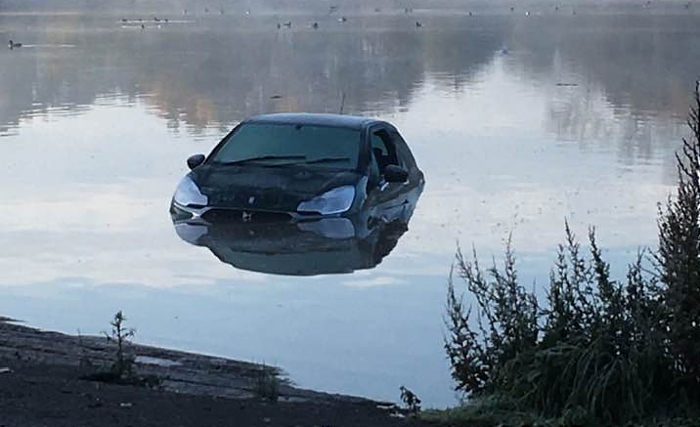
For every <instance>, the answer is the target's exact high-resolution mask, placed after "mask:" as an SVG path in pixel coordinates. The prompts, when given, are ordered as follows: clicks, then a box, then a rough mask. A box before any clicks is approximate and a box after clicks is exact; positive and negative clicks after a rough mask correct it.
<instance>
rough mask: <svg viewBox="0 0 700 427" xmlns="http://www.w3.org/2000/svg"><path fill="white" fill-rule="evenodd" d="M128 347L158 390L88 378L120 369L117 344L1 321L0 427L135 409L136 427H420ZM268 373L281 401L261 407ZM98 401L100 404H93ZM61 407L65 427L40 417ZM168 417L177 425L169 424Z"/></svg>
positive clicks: (240, 370)
mask: <svg viewBox="0 0 700 427" xmlns="http://www.w3.org/2000/svg"><path fill="white" fill-rule="evenodd" d="M125 348H126V351H127V352H128V353H129V354H132V355H133V356H134V357H135V359H134V363H133V368H134V372H135V373H136V374H137V375H138V376H139V377H144V378H145V377H149V378H156V379H157V380H158V381H157V383H158V385H157V387H146V386H139V385H124V384H114V383H111V382H98V381H94V380H89V379H85V376H86V375H89V374H94V373H95V372H98V371H102V372H104V371H105V370H106V369H107V367H108V366H110V365H111V364H112V363H113V362H114V360H115V358H116V349H117V346H116V343H115V342H114V340H113V339H112V340H108V339H107V338H106V337H100V336H74V335H68V334H63V333H59V332H52V331H46V330H40V329H37V328H32V327H30V326H26V325H24V324H22V322H21V321H18V320H15V319H9V318H6V317H2V316H0V424H2V425H5V426H8V427H9V426H11V425H20V424H21V425H27V426H31V425H47V424H44V423H45V422H47V421H50V422H49V423H48V425H52V426H53V425H107V426H109V425H124V424H123V423H121V422H119V423H117V424H110V423H106V424H105V423H104V419H103V418H100V417H98V418H97V419H96V420H95V422H96V424H91V423H90V422H88V423H87V424H85V423H82V422H79V420H77V419H74V418H73V417H74V416H78V414H79V413H81V412H84V410H85V408H88V409H92V410H93V411H92V412H95V410H96V409H99V411H98V412H100V411H103V412H104V411H106V412H108V413H110V414H111V416H116V417H117V419H120V417H121V416H123V415H129V414H131V413H133V412H136V411H126V409H129V408H132V407H133V406H138V407H139V414H140V415H139V417H140V418H139V419H141V420H142V422H140V423H136V424H132V425H145V424H148V425H171V426H174V425H192V424H191V423H185V424H180V423H178V422H177V420H180V419H183V416H184V417H185V418H186V417H187V416H192V417H194V418H193V419H195V420H201V421H202V422H204V420H206V422H204V424H206V425H212V424H211V423H210V421H216V419H218V418H217V417H215V416H213V414H212V413H211V412H212V411H214V409H212V408H214V407H216V408H217V409H216V411H220V412H221V413H222V414H227V415H226V416H225V417H224V418H223V419H224V420H229V421H230V420H231V419H239V418H241V417H243V418H244V419H245V418H246V417H248V421H250V422H247V423H244V424H242V425H257V424H258V421H261V420H262V422H263V424H264V425H267V426H275V425H280V426H282V425H284V426H289V425H292V426H294V425H305V424H307V423H306V421H308V422H310V423H311V424H310V425H319V424H318V423H319V422H320V421H324V420H327V419H328V417H332V418H333V420H332V422H330V423H327V424H329V425H334V426H339V425H365V426H373V425H376V426H380V425H382V426H383V425H406V424H410V425H418V424H417V423H418V421H417V420H415V419H411V418H410V417H408V418H407V417H406V413H405V411H402V410H401V409H399V408H398V407H397V406H396V405H395V404H393V403H391V402H378V401H374V400H371V399H367V398H363V397H359V396H347V395H342V394H333V393H325V392H319V391H315V390H309V389H303V388H297V387H295V386H294V384H293V382H292V381H291V380H289V379H287V378H285V376H284V371H283V370H282V369H281V368H279V367H274V366H265V365H261V364H256V363H252V362H244V361H238V360H232V359H226V358H222V357H215V356H207V355H202V354H197V353H190V352H184V351H179V350H171V349H167V348H159V347H153V346H146V345H140V344H137V343H131V342H130V343H129V344H128V345H127V346H126V347H125ZM261 372H263V373H264V372H272V373H274V375H275V377H276V382H277V389H278V396H279V397H278V398H277V400H276V401H274V402H271V401H265V400H263V399H262V398H261V396H260V394H259V391H258V389H256V387H259V384H260V378H261V377H260V374H261ZM95 393H97V394H100V396H97V397H95ZM76 396H78V402H75V398H76ZM110 396H111V397H110ZM86 397H88V398H87V400H86V399H85V398H86ZM95 398H96V400H94V399H95ZM111 398H113V399H116V400H119V402H118V404H117V403H115V404H114V405H106V404H104V403H103V402H107V401H110V399H111ZM125 399H126V400H128V402H124V401H123V400H125ZM116 400H114V402H116ZM202 402H206V404H203V403H202ZM172 403H176V404H177V409H176V410H174V411H173V410H171V411H170V413H167V414H165V413H163V410H162V408H160V406H162V405H170V404H172ZM76 405H77V406H78V407H76ZM54 406H55V407H56V408H55V410H56V411H58V413H60V414H61V416H59V417H58V418H57V419H61V420H65V421H66V424H62V423H60V422H58V423H57V422H55V421H56V419H55V418H56V417H54V416H53V415H52V416H49V417H48V418H47V416H46V414H43V415H42V413H43V412H44V411H43V410H42V408H47V407H54ZM60 408H64V409H60ZM149 411H151V412H152V413H150V412H149ZM216 411H215V412H216ZM92 412H91V413H92ZM183 414H184V415H183ZM54 415H56V414H54ZM84 415H85V414H83V415H80V417H83V418H84ZM169 417H171V418H172V417H175V419H170V424H167V423H165V422H166V421H167V420H168V418H169ZM202 417H205V418H204V419H202ZM212 417H213V418H212ZM261 417H262V418H261ZM290 417H291V418H290ZM358 417H359V419H358ZM88 418H89V417H88ZM257 418H260V420H257V421H256V419H257ZM292 418H300V419H301V421H302V423H301V424H298V423H297V424H289V423H288V420H289V419H292ZM80 419H82V418H80ZM121 419H123V417H121ZM265 420H267V421H265ZM273 420H278V421H279V422H280V423H281V424H275V422H273ZM353 420H355V421H353ZM360 420H361V421H360ZM86 422H87V421H86ZM160 422H163V424H159V423H160ZM127 425H128V423H127ZM213 425H218V424H216V422H215V423H214V424H213ZM322 425H325V424H322Z"/></svg>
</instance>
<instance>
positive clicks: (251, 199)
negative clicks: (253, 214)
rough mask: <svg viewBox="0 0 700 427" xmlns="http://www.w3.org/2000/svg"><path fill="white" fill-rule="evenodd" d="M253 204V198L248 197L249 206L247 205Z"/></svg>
mask: <svg viewBox="0 0 700 427" xmlns="http://www.w3.org/2000/svg"><path fill="white" fill-rule="evenodd" d="M253 203H255V196H250V197H249V198H248V204H249V205H252V204H253Z"/></svg>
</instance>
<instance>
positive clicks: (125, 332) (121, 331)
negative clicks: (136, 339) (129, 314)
mask: <svg viewBox="0 0 700 427" xmlns="http://www.w3.org/2000/svg"><path fill="white" fill-rule="evenodd" d="M125 321H126V316H124V313H122V311H121V310H119V311H118V312H117V313H116V314H115V315H114V319H112V321H111V322H110V325H112V334H111V335H109V334H107V333H106V332H105V336H106V337H107V340H109V341H112V340H114V341H116V343H117V354H116V360H115V361H114V364H113V365H112V369H111V370H112V372H113V373H115V374H116V375H118V376H119V377H120V378H124V377H127V376H131V374H132V368H133V364H134V358H133V357H132V356H130V355H126V354H125V352H124V348H125V346H126V344H128V342H129V341H128V339H129V338H130V337H133V336H134V334H135V333H136V330H135V329H133V328H126V327H124V322H125Z"/></svg>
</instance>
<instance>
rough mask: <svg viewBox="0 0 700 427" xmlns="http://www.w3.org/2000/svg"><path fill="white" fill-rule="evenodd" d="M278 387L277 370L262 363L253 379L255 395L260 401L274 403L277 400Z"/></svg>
mask: <svg viewBox="0 0 700 427" xmlns="http://www.w3.org/2000/svg"><path fill="white" fill-rule="evenodd" d="M279 386H280V379H279V378H278V377H277V370H276V369H275V368H272V367H269V366H267V365H265V364H264V363H263V364H262V366H261V367H260V369H259V370H258V372H257V377H256V378H255V389H254V392H255V395H256V396H257V397H259V398H260V399H263V400H267V401H270V402H276V401H277V399H278V398H279Z"/></svg>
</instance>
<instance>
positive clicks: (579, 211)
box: [0, 7, 700, 406]
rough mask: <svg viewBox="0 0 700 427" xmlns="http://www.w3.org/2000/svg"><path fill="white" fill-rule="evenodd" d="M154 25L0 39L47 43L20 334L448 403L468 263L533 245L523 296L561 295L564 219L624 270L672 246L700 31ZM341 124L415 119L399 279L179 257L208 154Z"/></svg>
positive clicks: (303, 22) (473, 23) (16, 207)
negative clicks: (647, 251)
mask: <svg viewBox="0 0 700 427" xmlns="http://www.w3.org/2000/svg"><path fill="white" fill-rule="evenodd" d="M676 12H678V13H676ZM152 16H153V15H151V14H138V13H131V14H125V15H117V14H105V13H102V14H100V13H98V12H91V13H90V14H55V15H52V14H43V15H31V14H20V15H18V14H8V13H6V14H0V40H7V39H14V40H16V41H20V42H22V43H24V46H23V47H22V48H21V49H15V50H10V49H7V48H4V49H0V154H1V158H2V168H0V182H2V190H3V191H2V193H3V196H2V199H3V204H2V212H3V221H2V223H0V271H2V272H3V274H2V276H0V314H2V315H7V316H12V317H15V318H18V319H22V320H25V321H26V322H28V323H29V324H31V325H36V326H39V327H42V328H47V329H54V330H60V331H65V332H68V333H76V332H77V331H80V332H81V333H100V332H101V331H103V330H106V329H107V328H108V322H109V320H110V318H111V316H112V314H113V313H114V312H116V311H117V310H124V312H125V313H126V315H127V317H128V318H129V322H130V323H131V326H133V327H135V328H136V329H137V337H136V338H137V341H139V342H142V343H151V344H157V345H164V346H170V347H175V348H180V349H186V350H195V351H200V352H205V353H211V354H216V355H223V356H228V357H233V358H243V359H248V360H253V361H258V362H263V361H264V362H266V363H268V364H277V365H280V366H282V367H283V368H285V369H286V370H287V371H288V373H289V374H290V376H291V378H292V379H293V380H294V381H296V382H297V383H298V384H299V385H300V386H303V387H309V388H317V389H322V390H328V391H334V392H342V393H351V394H359V395H364V396H368V397H372V398H378V399H388V400H393V401H395V400H397V399H398V396H399V386H400V385H402V384H404V385H406V386H408V387H409V388H411V389H413V390H414V391H415V392H416V393H417V394H418V395H420V396H421V397H422V398H423V399H424V401H425V402H426V403H427V406H444V405H449V404H452V403H454V398H455V397H454V393H453V392H452V391H451V387H452V382H451V380H450V377H449V370H448V364H447V361H446V359H445V356H444V352H443V349H442V335H443V332H444V327H443V324H442V315H443V307H444V299H445V291H446V284H447V278H448V274H449V270H450V265H451V263H452V260H453V257H454V252H455V249H456V247H457V244H460V245H462V246H463V247H466V248H470V247H471V246H472V245H474V247H476V248H477V250H478V252H479V256H480V257H481V258H483V261H484V262H485V263H488V262H489V261H490V259H491V257H492V256H496V257H498V256H499V255H500V253H501V252H502V249H503V243H504V240H505V239H506V238H507V236H508V233H509V232H512V233H513V242H514V245H515V249H516V254H517V256H518V257H519V269H520V274H521V277H522V279H523V281H524V283H532V282H535V283H536V284H537V285H544V284H546V283H547V279H548V273H549V267H550V265H551V264H552V262H553V260H554V256H555V253H554V251H555V248H556V245H557V244H558V243H559V242H560V241H561V240H562V234H563V223H564V220H565V219H568V220H569V221H570V222H571V224H572V227H573V228H574V230H575V231H576V232H577V233H578V234H579V235H581V236H585V234H586V230H587V227H588V226H589V225H596V227H597V230H598V238H599V242H600V243H601V245H602V246H604V247H605V248H606V249H605V252H606V256H607V257H608V259H609V260H611V261H612V262H613V263H615V267H614V270H615V271H616V272H617V273H618V274H619V273H620V272H621V271H622V270H623V269H624V266H625V265H626V264H627V263H629V262H631V261H632V260H633V258H634V254H635V253H636V252H637V249H638V248H639V247H640V246H648V245H654V244H655V242H656V223H655V221H656V212H657V207H656V204H657V202H659V201H662V200H664V198H665V197H666V195H667V194H669V192H671V191H672V190H673V185H674V174H675V169H674V158H673V153H674V151H675V150H676V149H677V148H678V147H679V144H680V139H681V137H683V136H684V135H686V134H687V131H686V128H685V124H684V122H685V119H686V116H687V109H688V106H689V103H690V90H691V89H692V88H693V84H694V83H693V82H694V80H695V79H696V78H697V77H698V74H697V70H699V69H700V57H698V55H697V52H698V51H699V50H698V48H699V47H700V28H699V27H697V25H696V22H697V16H694V12H693V11H692V10H691V11H690V12H688V11H674V12H673V13H670V12H664V11H663V10H659V9H654V10H647V9H634V10H631V11H626V12H624V11H623V12H621V11H614V13H613V12H610V13H606V11H605V10H601V9H596V10H589V11H585V10H583V11H579V12H578V13H576V14H575V15H574V14H573V13H572V11H571V10H562V11H559V12H558V13H555V12H554V11H552V10H551V9H548V8H544V7H543V8H541V9H533V10H532V12H531V14H530V15H529V16H526V15H525V14H524V13H522V11H518V12H517V13H514V14H510V13H507V12H504V13H500V14H499V13H496V12H493V13H488V12H487V11H484V12H483V13H476V14H475V15H474V16H471V17H470V16H468V15H466V14H461V15H455V14H451V15H450V14H445V15H442V16H441V15H439V14H428V13H425V12H421V11H416V12H414V14H413V15H411V16H406V15H404V14H403V13H399V14H391V13H388V12H382V13H378V14H372V13H370V14H366V15H349V16H348V22H346V23H344V24H341V23H339V22H337V21H336V17H333V16H328V15H324V14H321V15H318V16H311V15H294V16H282V15H280V16H273V15H268V16H261V15H255V14H251V16H248V17H246V16H244V15H242V14H240V13H239V14H227V15H223V16H221V15H218V14H213V13H212V14H210V15H204V14H202V13H199V14H195V13H190V14H188V15H187V16H183V15H182V14H181V13H180V11H176V12H174V13H171V14H167V13H166V14H162V15H161V18H160V19H164V18H165V17H167V18H169V21H170V22H168V23H167V24H161V28H158V26H157V23H156V22H155V21H153V17H152ZM122 17H125V18H129V19H131V20H132V21H130V22H128V23H127V24H126V25H124V24H123V23H122V22H121V18H122ZM138 18H142V19H144V21H145V24H144V26H145V29H143V30H142V29H141V27H140V23H137V22H138V21H136V22H134V21H133V20H134V19H138ZM288 19H291V20H292V21H293V26H292V28H291V29H288V28H284V27H283V28H282V29H280V30H278V29H277V28H276V23H277V22H280V21H286V20H288ZM416 20H420V21H421V23H422V24H423V26H422V27H420V28H418V27H416V25H415V21H416ZM314 21H317V22H319V29H317V30H314V29H313V28H311V27H310V24H311V23H312V22H314ZM341 103H342V104H343V109H344V111H345V112H346V113H354V114H361V115H369V116H376V117H379V118H382V119H386V120H389V121H391V122H393V123H395V124H396V125H397V126H398V127H399V129H401V130H402V132H403V134H404V136H405V137H406V139H407V140H408V142H409V144H410V145H411V147H412V149H413V151H414V154H415V156H416V158H417V161H418V163H419V165H420V167H421V168H422V169H423V170H424V172H425V173H426V178H427V185H426V187H425V191H424V192H423V195H422V197H421V199H420V201H419V203H418V206H417V208H416V210H415V213H414V215H413V218H412V220H411V222H410V224H409V230H408V231H407V232H406V233H405V234H403V236H401V238H400V239H399V241H398V243H397V245H396V247H395V248H394V249H393V250H392V251H391V253H390V254H389V255H388V256H386V257H385V258H384V259H383V260H382V261H381V263H380V264H379V265H377V266H376V267H374V268H371V269H364V270H358V271H356V272H354V273H352V274H342V275H317V276H312V277H291V276H279V275H268V274H262V273H254V272H249V271H244V270H239V269H236V268H234V267H232V266H231V265H228V264H226V263H223V262H221V261H220V260H219V259H218V258H217V257H216V256H214V255H213V254H212V252H210V251H209V250H208V249H207V248H205V247H197V246H193V245H190V244H188V243H186V242H184V241H183V240H181V239H180V238H179V237H178V235H177V234H176V233H175V230H174V229H173V225H172V223H171V221H170V218H169V215H168V213H167V208H168V204H169V200H170V197H171V194H172V191H173V189H174V187H175V185H176V183H177V181H178V180H179V178H180V176H182V175H183V174H184V173H185V172H186V166H185V163H184V160H185V159H186V158H187V156H189V155H190V154H193V153H198V152H205V153H206V152H208V151H209V150H210V149H211V148H212V147H213V145H214V144H215V143H216V142H217V141H218V139H219V138H220V137H221V136H223V135H224V134H225V133H226V132H227V131H228V130H229V129H230V128H231V127H232V126H234V125H235V124H236V123H237V122H238V121H240V120H242V119H243V118H245V117H247V116H249V115H252V114H256V113H261V112H272V111H327V112H335V111H338V110H339V108H340V105H341ZM339 256H343V255H339ZM347 256H350V255H347ZM319 262H320V261H319Z"/></svg>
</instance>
